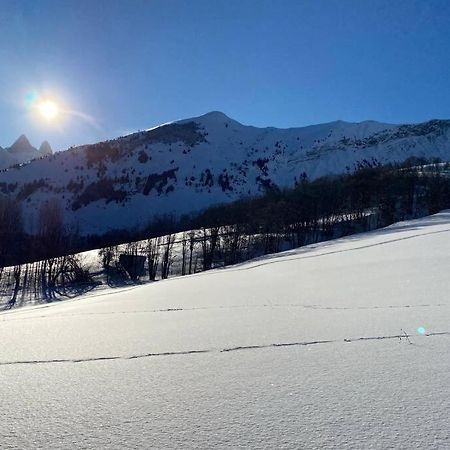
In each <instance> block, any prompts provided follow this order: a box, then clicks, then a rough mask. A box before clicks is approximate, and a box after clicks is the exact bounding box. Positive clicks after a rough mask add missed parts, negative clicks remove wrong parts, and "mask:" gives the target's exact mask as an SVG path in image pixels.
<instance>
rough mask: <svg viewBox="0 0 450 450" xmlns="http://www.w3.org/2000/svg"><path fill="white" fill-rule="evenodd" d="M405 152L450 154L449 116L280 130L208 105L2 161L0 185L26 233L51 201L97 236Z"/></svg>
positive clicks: (400, 157)
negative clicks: (92, 140) (13, 162)
mask: <svg viewBox="0 0 450 450" xmlns="http://www.w3.org/2000/svg"><path fill="white" fill-rule="evenodd" d="M412 156H415V157H426V158H441V159H443V160H450V121H449V120H432V121H428V122H423V123H419V124H401V125H394V124H385V123H380V122H376V121H364V122H359V123H351V122H344V121H335V122H329V123H325V124H317V125H310V126H307V127H299V128H285V129H280V128H274V127H265V128H259V127H254V126H251V125H243V124H241V123H239V122H238V121H236V120H234V119H232V118H230V117H228V116H227V115H225V114H224V113H221V112H219V111H212V112H209V113H206V114H203V115H201V116H197V117H193V118H188V119H182V120H178V121H174V122H171V123H168V124H164V125H161V126H159V127H155V128H152V129H149V130H146V131H139V132H136V133H132V134H130V135H127V136H122V137H119V138H116V139H111V140H109V141H103V142H99V143H96V144H90V145H83V146H78V147H72V148H69V149H68V150H65V151H63V152H58V153H56V154H53V155H47V156H45V157H43V158H40V159H37V160H34V161H31V162H30V163H28V164H24V165H23V166H21V167H15V168H12V169H9V170H7V171H5V172H3V173H2V174H1V175H0V193H2V194H3V195H7V196H10V197H11V198H14V199H15V200H17V201H19V202H20V203H21V204H22V205H26V208H24V209H26V211H24V213H25V215H26V217H25V220H24V223H25V224H27V225H26V226H27V229H28V231H29V232H37V227H38V225H37V224H38V216H39V211H40V209H41V208H42V205H43V204H45V203H46V202H49V201H53V200H54V201H57V202H58V203H59V204H60V205H61V209H62V211H63V213H64V214H63V215H64V219H65V223H66V225H67V226H68V227H71V228H73V229H77V230H80V232H81V233H83V234H90V233H95V234H102V233H105V232H109V231H113V230H117V229H136V228H142V227H144V226H146V225H147V224H148V223H149V222H150V221H152V220H155V219H157V218H158V217H161V216H164V215H167V214H173V215H175V216H178V217H179V216H180V215H182V214H187V213H194V212H196V211H200V210H202V209H204V208H206V207H208V206H212V205H215V204H219V203H227V202H231V201H234V200H237V199H239V198H243V197H247V196H257V195H261V194H263V193H264V192H265V191H266V189H267V188H269V187H271V186H278V187H293V186H295V184H296V183H297V182H299V181H300V180H301V179H310V180H313V179H315V178H318V177H321V176H324V175H333V174H340V173H345V172H351V171H354V170H357V169H359V168H362V167H372V166H376V165H381V164H386V163H390V162H402V161H404V160H406V159H407V158H409V157H412Z"/></svg>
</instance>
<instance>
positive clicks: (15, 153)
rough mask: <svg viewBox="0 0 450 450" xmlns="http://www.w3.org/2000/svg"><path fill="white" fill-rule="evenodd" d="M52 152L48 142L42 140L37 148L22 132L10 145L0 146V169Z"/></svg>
mask: <svg viewBox="0 0 450 450" xmlns="http://www.w3.org/2000/svg"><path fill="white" fill-rule="evenodd" d="M52 153H53V151H52V148H51V147H50V144H49V143H48V142H47V141H44V142H43V143H42V144H41V146H40V147H39V149H37V148H35V147H33V146H32V145H31V144H30V141H29V140H28V138H27V137H26V136H25V135H24V134H22V135H21V136H20V137H19V138H18V139H17V140H16V141H15V142H14V144H13V145H11V147H9V148H5V149H3V148H2V147H0V170H3V169H7V168H9V167H11V166H13V165H15V164H23V163H25V162H29V161H32V160H33V159H37V158H41V157H42V156H47V155H51V154H52Z"/></svg>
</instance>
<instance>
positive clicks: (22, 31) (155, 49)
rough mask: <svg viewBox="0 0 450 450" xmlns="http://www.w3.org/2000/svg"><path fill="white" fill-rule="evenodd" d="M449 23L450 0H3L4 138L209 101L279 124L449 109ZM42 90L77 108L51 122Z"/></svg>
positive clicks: (154, 115)
mask: <svg viewBox="0 0 450 450" xmlns="http://www.w3.org/2000/svg"><path fill="white" fill-rule="evenodd" d="M449 23H450V1H448V0H443V1H440V0H422V1H415V0H389V1H384V0H353V1H350V0H295V1H289V0H272V1H264V0H223V1H222V0H190V1H188V0H184V1H175V0H161V1H159V0H158V1H157V0H144V1H139V0H122V1H114V0H105V1H99V0H77V1H72V0H64V1H60V0H56V1H46V0H39V1H35V0H29V1H20V0H12V1H11V0H1V1H0V30H1V37H0V146H3V147H5V146H8V145H10V144H11V143H12V141H13V140H14V139H15V138H16V137H17V136H18V135H19V134H21V133H26V134H27V135H28V136H29V138H30V140H31V141H32V143H34V144H35V145H38V144H39V143H40V141H42V140H43V139H48V140H49V141H50V143H51V144H52V145H53V146H54V147H55V148H56V149H63V148H66V147H68V146H70V145H75V144H81V143H88V142H95V141H98V140H101V139H105V138H109V137H114V136H117V135H121V134H124V133H126V132H131V131H133V130H137V129H144V128H148V127H151V126H154V125H156V124H159V123H164V122H167V121H171V120H175V119H178V118H186V117H191V116H196V115H200V114H202V113H204V112H207V111H210V110H220V111H223V112H225V113H226V114H228V115H229V116H231V117H233V118H235V119H237V120H239V121H241V122H243V123H247V124H252V125H257V126H268V125H273V126H278V127H290V126H302V125H309V124H313V123H319V122H328V121H332V120H336V119H342V120H348V121H362V120H366V119H374V120H379V121H384V122H394V123H399V122H418V121H423V120H427V119H431V118H450V26H449ZM33 92H34V93H37V94H38V95H43V94H46V95H51V96H52V97H53V98H54V99H56V100H57V101H59V102H60V103H61V104H63V105H64V108H65V110H67V111H70V112H68V113H65V114H64V117H63V120H59V121H56V122H55V123H44V122H43V121H42V120H39V119H37V118H36V117H35V116H33V115H31V114H30V113H29V111H28V109H27V106H26V102H25V97H26V96H27V95H28V94H30V93H33ZM79 113H81V115H80V114H79Z"/></svg>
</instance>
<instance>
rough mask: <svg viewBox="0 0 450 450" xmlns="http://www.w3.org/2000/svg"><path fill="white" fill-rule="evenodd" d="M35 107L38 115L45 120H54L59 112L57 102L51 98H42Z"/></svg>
mask: <svg viewBox="0 0 450 450" xmlns="http://www.w3.org/2000/svg"><path fill="white" fill-rule="evenodd" d="M37 107H38V111H39V113H40V115H41V116H42V117H44V118H45V119H47V120H54V119H55V118H56V117H57V116H58V114H59V107H58V105H57V103H55V102H53V101H51V100H43V101H42V102H40V103H39V104H38V105H37Z"/></svg>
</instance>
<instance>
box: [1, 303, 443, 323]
mask: <svg viewBox="0 0 450 450" xmlns="http://www.w3.org/2000/svg"><path fill="white" fill-rule="evenodd" d="M446 306H450V304H446V303H434V304H433V303H427V304H419V305H371V306H324V305H318V304H316V305H308V304H300V303H264V304H261V305H223V306H194V307H191V308H182V307H180V308H178V307H173V308H163V309H141V310H131V311H98V312H86V313H83V312H81V313H73V314H51V315H39V316H31V317H14V318H8V317H5V318H2V319H0V322H15V321H20V320H34V319H64V318H68V317H80V316H109V315H120V314H157V313H170V312H190V311H208V310H226V309H262V308H279V309H282V308H304V309H316V310H323V311H355V310H373V309H409V308H438V307H446Z"/></svg>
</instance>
